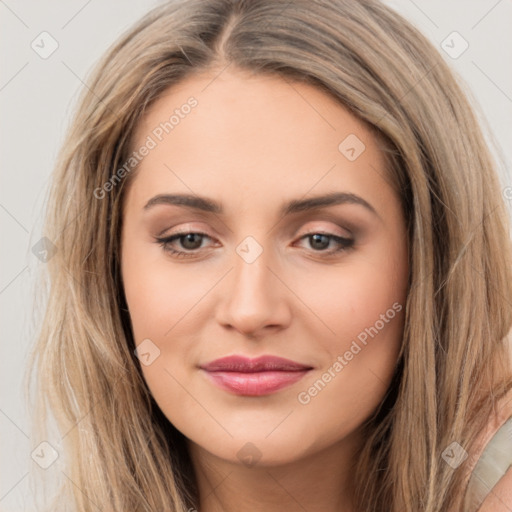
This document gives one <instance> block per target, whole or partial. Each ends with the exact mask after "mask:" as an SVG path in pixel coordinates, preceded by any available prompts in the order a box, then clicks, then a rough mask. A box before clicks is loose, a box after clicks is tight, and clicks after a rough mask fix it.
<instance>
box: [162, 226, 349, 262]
mask: <svg viewBox="0 0 512 512" xmlns="http://www.w3.org/2000/svg"><path fill="white" fill-rule="evenodd" d="M186 235H199V236H201V237H207V238H211V237H210V236H208V235H207V234H206V233H201V232H199V231H184V232H182V233H176V234H174V235H171V236H168V237H161V238H156V239H155V241H156V242H157V243H158V244H160V245H161V246H162V248H163V249H164V251H165V252H168V253H170V254H171V255H172V256H173V257H175V258H193V257H195V256H197V253H195V252H188V251H178V250H176V249H173V248H171V247H170V244H171V243H172V242H173V241H174V240H178V239H180V238H184V237H185V236H186ZM314 235H323V236H326V237H328V238H329V239H330V240H329V241H331V240H334V241H335V242H336V243H338V244H339V245H340V247H338V248H337V249H334V250H330V251H324V250H320V251H313V252H316V253H320V254H322V253H323V254H325V255H326V256H332V255H334V254H338V253H341V252H343V251H347V250H350V249H352V248H353V245H354V240H353V239H351V238H344V237H341V236H336V235H333V234H332V233H325V232H322V231H312V232H310V233H307V234H305V235H304V236H302V237H301V238H300V240H302V239H304V238H310V237H312V236H314ZM198 250H199V249H189V251H198Z"/></svg>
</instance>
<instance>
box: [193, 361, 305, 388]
mask: <svg viewBox="0 0 512 512" xmlns="http://www.w3.org/2000/svg"><path fill="white" fill-rule="evenodd" d="M200 368H201V369H202V370H203V371H204V372H205V373H206V375H207V376H208V378H209V379H210V381H211V382H212V383H213V384H215V385H216V386H217V387H219V388H221V389H223V390H225V391H229V392H231V393H234V394H236V395H245V396H263V395H268V394H270V393H273V392H276V391H278V390H280V389H283V388H285V387H288V386H291V385H292V384H294V383H295V382H297V381H299V380H300V379H302V378H303V377H304V375H306V374H307V373H308V372H309V371H310V370H312V369H313V368H312V367H311V366H308V365H304V364H301V363H297V362H295V361H291V360H290V359H284V358H281V357H276V356H261V357H258V358H256V359H249V358H246V357H243V356H228V357H223V358H221V359H216V360H215V361H212V362H210V363H208V364H206V365H202V366H200Z"/></svg>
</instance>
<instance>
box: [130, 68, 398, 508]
mask: <svg viewBox="0 0 512 512" xmlns="http://www.w3.org/2000/svg"><path fill="white" fill-rule="evenodd" d="M217 74H218V72H217V73H213V72H212V73H204V74H201V75H196V76H194V77H191V78H188V79H187V80H185V81H183V82H181V83H180V84H179V85H177V86H174V87H173V88H171V89H169V90H168V91H167V92H166V93H165V94H164V95H163V96H162V97H161V98H160V99H159V100H158V101H157V102H156V103H155V104H154V105H153V106H152V108H151V109H150V110H149V112H148V113H147V114H146V116H145V117H144V118H143V120H142V121H141V122H140V124H139V126H138V127H137V130H136V134H135V139H134V141H135V142H134V147H135V148H137V147H140V146H141V145H142V144H143V143H144V141H145V140H146V138H147V136H148V135H150V134H151V132H152V130H153V129H154V128H155V127H156V126H158V125H159V123H161V122H162V121H164V120H166V119H168V118H169V115H170V114H171V113H172V111H173V110H174V109H175V108H179V107H180V106H181V105H183V104H184V103H186V101H187V99H188V98H189V97H190V96H194V97H195V98H196V99H197V101H198V105H197V107H195V108H194V109H192V111H191V112H190V113H189V114H188V115H187V116H185V117H184V118H183V119H181V120H180V123H179V125H177V126H176V127H175V128H174V129H173V130H172V131H171V132H170V133H169V134H168V135H166V136H165V137H164V138H163V140H162V141H161V142H160V143H159V144H158V145H157V146H156V147H155V148H154V149H152V150H151V151H150V152H149V154H148V155H147V156H145V157H144V159H143V160H142V161H141V163H140V164H139V167H138V169H137V173H136V175H135V176H134V180H133V182H132V183H131V185H130V187H129V189H128V190H127V195H126V197H125V202H124V205H123V229H122V248H121V253H122V258H121V259H122V264H121V269H122V275H123V281H124V287H125V294H126V298H127V303H128V308H129V311H130V315H131V320H132V328H133V333H134V338H135V342H136V344H139V343H141V342H142V341H143V340H145V339H150V340H151V343H153V344H154V346H156V347H158V350H159V351H160V353H159V355H158V357H156V359H154V361H153V362H152V363H151V364H149V365H147V366H146V365H142V370H143V374H144V378H145V380H146V382H147V384H148V386H149V389H150V390H151V393H152V394H153V396H154V398H155V400H156V402H157V403H158V405H159V406H160V408H161V409H162V411H163V412H164V414H165V415H166V417H167V418H168V419H169V421H170V422H172V423H173V424H174V425H175V426H176V428H178V429H179V430H180V431H181V432H182V433H183V434H184V435H185V436H186V437H187V438H188V440H189V441H188V447H189V451H190V455H191V458H192V462H193V465H194V468H195V470H196V474H197V478H198V482H199V490H200V498H201V499H200V501H201V503H200V510H201V512H215V511H221V510H222V511H235V510H236V511H246V510H247V511H249V510H250V511H252V512H255V511H260V510H261V511H263V510H265V511H267V512H268V511H273V510H279V511H282V510H289V511H295V510H297V511H298V510H308V511H324V512H325V511H327V512H328V511H334V510H336V511H340V510H343V511H347V512H350V511H352V512H355V508H353V503H352V490H353V481H352V480H351V475H352V470H351V465H352V464H353V462H354V460H355V457H356V452H357V450H358V449H359V448H360V447H361V443H362V441H363V440H362V437H361V432H360V427H361V425H362V423H363V422H364V421H365V420H366V419H368V418H369V417H370V416H371V415H372V413H373V412H374V411H375V409H376V407H378V405H379V404H380V403H381V401H382V400H383V398H384V395H385V392H386V390H387V388H388V387H389V384H390V380H391V377H392V374H393V370H394V368H395V365H396V362H397V355H398V352H399V349H400V345H401V340H402V332H403V316H404V308H405V299H406V294H407V274H408V266H407V240H406V229H405V221H404V218H403V215H402V212H401V208H400V203H399V198H398V196H397V194H396V193H395V191H394V190H393V188H392V187H391V186H390V184H389V180H388V179H386V169H385V163H384V160H383V156H382V151H381V150H380V149H379V146H378V144H377V141H376V140H375V138H374V137H373V136H372V135H371V134H370V133H369V131H368V130H367V128H366V127H365V125H364V124H362V123H361V122H360V121H359V120H358V119H357V118H355V117H354V116H353V115H351V114H350V113H349V112H348V111H347V110H346V109H345V108H343V107H342V106H341V105H339V104H338V103H337V102H336V101H334V100H333V99H332V98H331V97H330V96H328V95H326V94H325V93H324V92H322V91H320V90H318V89H316V88H314V87H313V86H310V85H306V84H299V83H289V82H287V81H285V80H283V79H281V78H276V77H263V76H254V75H249V74H247V73H245V72H242V71H239V70H233V69H231V70H226V71H224V72H223V73H222V74H221V75H220V76H218V77H217V78H216V79H215V80H213V79H214V77H215V76H216V75H217ZM212 80H213V81H212ZM350 134H355V135H356V136H357V137H358V138H359V139H360V140H361V141H362V142H363V143H364V145H365V147H366V149H365V150H364V151H363V152H362V153H361V154H360V156H359V157H358V158H357V159H355V160H354V161H350V160H349V159H347V157H346V156H345V154H343V153H342V152H341V151H340V150H339V149H338V146H339V144H340V142H342V141H343V140H344V139H345V138H346V137H347V136H348V135H350ZM331 192H348V193H352V194H356V195H357V196H360V197H361V198H363V199H364V200H365V201H367V202H368V203H369V204H370V205H371V206H372V207H373V208H374V209H375V212H376V213H374V212H372V211H370V210H369V209H368V208H365V207H364V206H362V205H360V204H353V203H344V204H338V205H334V206H329V207H326V208H323V209H322V208H318V209H316V210H313V211H303V212H298V213H294V214H291V215H287V216H280V215H279V213H278V211H279V208H280V207H281V205H282V204H283V203H284V202H286V201H289V200H292V199H304V198H309V197H312V196H316V195H322V194H326V193H331ZM170 193H186V194H194V195H200V196H207V197H209V198H212V199H215V200H216V201H218V202H220V203H222V205H223V207H224V210H225V211H224V213H223V214H218V213H217V214H214V213H206V212H200V211H195V210H193V209H190V208H186V207H183V206H176V205H169V204H158V205H154V206H153V207H151V208H148V209H146V210H145V209H144V205H145V204H146V203H147V202H148V201H149V200H150V199H151V198H152V197H154V196H156V195H159V194H170ZM178 230H179V231H181V230H183V231H186V232H192V233H194V232H200V233H206V234H207V236H206V237H203V238H201V237H198V238H197V239H196V241H193V243H191V242H190V241H189V242H188V245H187V240H183V239H181V241H180V240H179V239H178V240H175V241H174V242H173V243H172V244H171V246H172V247H173V248H174V249H176V250H181V251H185V252H188V253H189V254H193V256H192V257H187V258H176V257H174V256H173V255H172V254H170V253H168V252H166V251H165V249H164V248H163V247H162V246H161V245H160V244H159V243H158V242H156V241H155V238H156V237H157V236H159V233H161V232H164V233H163V235H162V236H164V235H165V236H170V235H172V234H175V233H176V232H177V231H178ZM318 232H324V233H330V234H333V235H335V236H342V237H345V238H352V239H353V240H354V244H353V246H352V248H350V249H345V250H343V251H340V252H338V253H333V254H331V255H329V252H331V253H332V251H333V250H334V249H335V248H338V247H339V245H338V244H337V243H336V242H335V241H334V240H332V239H331V241H330V242H329V239H327V240H325V239H323V240H322V241H321V243H323V244H324V245H323V246H321V247H319V244H318V242H317V244H315V242H314V240H311V237H307V236H305V235H306V234H312V233H318ZM247 236H251V237H253V238H254V239H255V240H256V241H257V244H259V246H260V247H261V248H262V250H263V252H262V253H261V254H260V255H259V257H258V258H257V259H256V260H255V261H254V262H252V263H247V262H246V261H245V260H244V259H243V258H242V257H241V256H240V255H239V254H238V253H237V252H236V249H237V247H238V246H239V244H240V243H241V242H242V241H243V240H244V239H245V238H246V237H247ZM321 243H320V245H321ZM194 244H195V245H194ZM190 247H195V248H192V249H190ZM394 303H398V304H399V305H402V306H404V307H403V308H402V311H401V312H399V313H397V314H396V315H395V316H394V318H393V319H392V320H390V321H388V322H387V323H385V325H384V327H383V328H382V329H381V330H379V331H378V334H377V335H374V337H373V338H368V343H367V344H366V345H365V346H362V347H363V348H362V350H360V351H359V352H358V353H357V355H354V357H353V358H352V359H351V360H350V361H345V362H346V363H347V364H346V365H344V367H343V369H342V370H341V371H339V372H338V373H336V372H335V377H334V378H331V380H330V382H328V383H327V384H326V386H325V387H324V388H323V389H322V390H321V391H320V392H318V393H317V394H316V396H314V397H311V400H310V401H309V402H308V403H307V404H303V403H300V402H299V400H298V395H299V393H301V392H304V391H307V390H308V389H309V388H310V387H311V386H312V385H313V384H314V383H315V382H316V381H318V379H320V378H322V375H324V374H325V372H327V371H328V369H329V368H332V366H333V363H334V362H335V361H336V360H337V358H338V356H340V355H341V356H343V354H345V353H346V351H347V350H349V348H350V346H351V343H352V342H353V340H356V339H357V336H358V335H359V334H360V333H361V332H363V331H364V330H365V328H369V327H370V326H374V325H375V323H376V321H377V320H379V318H381V315H382V314H385V313H386V311H387V310H389V309H390V308H392V305H393V304H394ZM360 345H361V344H360ZM152 346H153V345H152ZM232 354H241V355H245V356H247V357H257V356H260V355H262V354H272V355H277V356H281V357H284V358H288V359H292V360H294V361H297V362H300V363H303V364H307V365H309V366H312V367H313V369H312V370H311V371H310V372H309V373H308V374H306V376H305V377H304V378H303V379H301V380H300V381H298V382H296V383H294V384H293V385H291V386H289V387H286V388H284V389H281V390H279V391H277V392H274V393H272V394H269V395H266V396H261V397H248V396H238V395H235V394H232V393H230V392H228V391H224V390H222V389H219V388H218V387H216V386H215V385H213V384H212V383H211V382H210V380H209V379H208V378H207V377H206V375H205V374H204V372H203V371H202V370H200V369H199V365H201V364H204V363H207V362H209V361H212V360H214V359H217V358H220V357H224V356H227V355H232ZM331 373H332V370H331ZM248 442H250V443H252V447H248V446H246V443H248ZM244 446H245V448H244ZM241 449H242V452H241V453H242V454H247V452H248V453H249V455H250V454H252V455H253V456H254V459H253V460H256V464H255V465H252V466H251V465H248V464H246V463H245V462H244V461H243V460H242V458H241V456H239V455H237V454H238V453H239V452H240V450H241ZM244 450H245V451H244Z"/></svg>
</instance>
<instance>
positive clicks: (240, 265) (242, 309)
mask: <svg viewBox="0 0 512 512" xmlns="http://www.w3.org/2000/svg"><path fill="white" fill-rule="evenodd" d="M270 252H271V251H267V250H263V252H262V253H261V254H260V255H259V256H258V257H257V258H256V259H255V260H254V261H251V259H244V257H242V256H240V255H239V254H235V255H234V258H233V262H234V267H233V269H232V270H231V272H230V273H229V275H228V276H226V279H225V280H224V281H225V282H224V287H223V288H222V290H221V298H220V300H219V302H218V303H217V307H216V318H217V321H218V322H219V324H221V325H223V326H224V327H225V328H227V329H234V330H236V331H238V332H240V333H241V334H243V335H244V336H246V337H249V338H259V337H261V336H262V335H264V334H265V333H267V334H268V331H270V330H279V329H283V328H285V327H286V326H287V325H288V324H289V322H290V318H291V313H290V304H289V302H288V299H289V297H290V295H291V292H290V290H289V289H288V288H287V287H286V285H285V284H284V282H285V281H286V280H285V279H284V278H283V277H284V276H280V275H279V274H280V272H279V270H278V269H276V268H275V267H276V265H275V264H273V263H272V261H270V257H269V256H270ZM240 254H243V253H240Z"/></svg>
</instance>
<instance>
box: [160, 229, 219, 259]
mask: <svg viewBox="0 0 512 512" xmlns="http://www.w3.org/2000/svg"><path fill="white" fill-rule="evenodd" d="M205 237H206V238H210V237H209V236H208V235H207V234H206V233H199V232H195V231H187V232H183V233H177V234H175V235H172V236H168V237H162V238H157V239H156V241H157V242H158V243H159V244H160V245H161V246H162V247H163V249H164V251H166V252H169V253H171V254H172V255H173V256H175V257H177V258H186V257H191V256H195V254H190V253H188V252H187V251H197V249H199V248H200V247H201V243H202V240H203V238H205ZM177 240H179V241H180V244H181V245H182V247H183V248H184V249H186V251H180V250H179V249H174V248H173V247H172V244H173V243H174V242H175V241H177Z"/></svg>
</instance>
